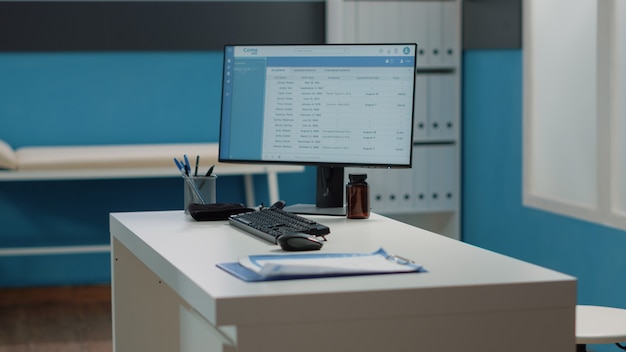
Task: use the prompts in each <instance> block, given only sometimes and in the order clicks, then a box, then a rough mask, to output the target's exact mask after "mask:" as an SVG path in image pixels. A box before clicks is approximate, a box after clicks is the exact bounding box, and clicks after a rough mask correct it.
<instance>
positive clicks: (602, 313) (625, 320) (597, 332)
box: [576, 305, 626, 352]
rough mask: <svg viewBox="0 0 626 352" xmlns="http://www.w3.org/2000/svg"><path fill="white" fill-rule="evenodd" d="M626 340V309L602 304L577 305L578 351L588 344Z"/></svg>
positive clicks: (584, 348) (584, 349) (580, 351)
mask: <svg viewBox="0 0 626 352" xmlns="http://www.w3.org/2000/svg"><path fill="white" fill-rule="evenodd" d="M622 341H626V309H622V308H612V307H602V306H587V305H577V306H576V344H577V351H578V352H582V351H586V350H587V349H586V345H587V344H605V343H618V342H622Z"/></svg>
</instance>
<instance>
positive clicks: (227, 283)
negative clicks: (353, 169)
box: [110, 211, 576, 352]
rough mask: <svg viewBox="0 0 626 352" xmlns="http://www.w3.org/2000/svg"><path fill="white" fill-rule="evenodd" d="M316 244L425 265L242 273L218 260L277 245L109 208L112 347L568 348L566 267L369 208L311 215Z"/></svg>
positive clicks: (289, 350) (571, 299)
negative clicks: (408, 269) (550, 266)
mask: <svg viewBox="0 0 626 352" xmlns="http://www.w3.org/2000/svg"><path fill="white" fill-rule="evenodd" d="M312 218H314V219H317V220H318V221H320V222H323V223H324V224H326V225H328V226H330V228H331V231H332V232H331V234H330V235H329V236H328V242H327V243H326V244H325V245H324V248H322V251H326V252H329V253H330V252H372V251H374V250H376V249H377V248H379V247H383V248H385V249H386V250H387V251H388V252H389V253H393V254H397V255H400V256H403V257H407V258H411V259H413V260H415V261H417V262H418V263H421V264H423V265H424V266H425V268H426V269H427V270H428V273H419V274H414V273H413V274H396V275H375V276H359V277H343V278H325V279H309V280H292V281H278V282H257V283H246V282H243V281H241V280H239V279H237V278H235V277H234V276H231V275H230V274H228V273H226V272H224V271H222V270H221V269H219V268H217V267H216V266H215V264H217V263H221V262H232V261H236V259H237V258H238V257H240V256H244V255H249V254H262V253H276V252H280V249H279V248H278V246H274V245H271V244H269V243H267V242H264V241H262V240H258V239H256V238H254V237H251V236H250V235H247V234H246V233H244V232H242V231H240V230H238V229H236V228H234V227H231V226H230V225H228V224H227V223H226V222H195V221H193V219H191V218H190V217H188V216H185V215H184V214H183V212H182V211H172V212H143V213H115V214H111V219H110V225H111V236H112V239H111V242H112V245H113V253H112V275H113V288H112V289H113V329H114V346H115V350H116V351H118V352H123V351H179V350H180V351H239V352H248V351H254V352H266V351H267V352H270V351H271V352H282V351H284V352H294V351H298V352H308V351H311V352H320V351H358V352H366V351H416V350H420V351H437V352H445V351H454V352H458V351H461V350H462V351H466V352H467V351H469V352H472V351H481V352H485V351H503V350H506V351H529V350H532V351H551V352H553V351H574V349H575V306H576V280H575V279H574V278H572V277H570V276H567V275H563V274H560V273H557V272H554V271H551V270H547V269H544V268H541V267H538V266H535V265H532V264H528V263H524V262H521V261H518V260H515V259H512V258H509V257H505V256H502V255H499V254H496V253H493V252H489V251H486V250H483V249H480V248H477V247H473V246H470V245H468V244H465V243H462V242H458V241H454V240H451V239H449V238H446V237H443V236H439V235H436V234H433V233H430V232H427V231H424V230H421V229H418V228H415V227H411V226H409V225H405V224H402V223H400V222H396V221H393V220H390V219H387V218H384V217H381V216H378V215H375V214H374V215H372V217H371V218H370V219H368V220H349V219H346V218H340V217H312Z"/></svg>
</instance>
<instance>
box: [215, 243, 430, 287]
mask: <svg viewBox="0 0 626 352" xmlns="http://www.w3.org/2000/svg"><path fill="white" fill-rule="evenodd" d="M217 267H218V268H220V269H222V270H224V271H226V272H228V273H229V274H231V275H233V276H235V277H237V278H239V279H241V280H244V281H246V282H258V281H275V280H295V279H310V278H322V277H338V276H358V275H382V274H399V273H420V272H426V270H425V269H424V267H423V266H422V265H418V264H416V263H415V262H413V261H412V260H409V259H406V258H402V257H399V256H394V255H389V254H388V253H387V251H385V250H384V249H383V248H380V249H378V250H376V251H375V252H373V253H310V254H309V253H307V254H273V255H252V256H248V257H243V258H240V260H239V261H238V262H229V263H219V264H217Z"/></svg>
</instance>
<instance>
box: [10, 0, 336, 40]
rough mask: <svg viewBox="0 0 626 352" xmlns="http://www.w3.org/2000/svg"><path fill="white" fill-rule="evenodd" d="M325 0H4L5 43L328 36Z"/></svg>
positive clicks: (316, 37)
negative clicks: (325, 20) (122, 0)
mask: <svg viewBox="0 0 626 352" xmlns="http://www.w3.org/2000/svg"><path fill="white" fill-rule="evenodd" d="M324 18H325V5H324V2H321V1H310V2H309V1H297V2H272V1H267V2H259V1H251V2H240V1H235V2H229V1H219V2H215V1H208V2H196V1H194V2H181V1H171V2H162V1H155V2H149V1H140V2H116V1H114V2H91V1H86V2H74V1H70V2H49V1H45V2H23V1H0V51H102V50H134V51H136V50H140V51H141V50H156V51H158V50H222V49H223V45H224V44H226V43H231V44H232V43H277V44H286V43H302V44H310V43H313V44H315V43H323V42H324V40H325V25H324Z"/></svg>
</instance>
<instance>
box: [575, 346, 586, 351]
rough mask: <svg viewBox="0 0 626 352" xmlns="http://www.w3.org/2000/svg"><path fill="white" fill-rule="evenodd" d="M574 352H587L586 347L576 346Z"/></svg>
mask: <svg viewBox="0 0 626 352" xmlns="http://www.w3.org/2000/svg"><path fill="white" fill-rule="evenodd" d="M576 352H587V345H576Z"/></svg>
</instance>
